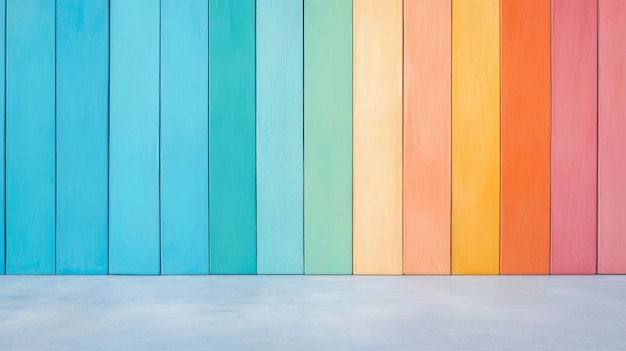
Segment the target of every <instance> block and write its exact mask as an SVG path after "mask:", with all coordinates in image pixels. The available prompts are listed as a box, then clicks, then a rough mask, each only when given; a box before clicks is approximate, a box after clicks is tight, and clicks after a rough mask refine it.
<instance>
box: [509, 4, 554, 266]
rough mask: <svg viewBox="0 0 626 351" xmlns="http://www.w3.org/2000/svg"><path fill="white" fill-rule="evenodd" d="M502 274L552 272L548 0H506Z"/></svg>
mask: <svg viewBox="0 0 626 351" xmlns="http://www.w3.org/2000/svg"><path fill="white" fill-rule="evenodd" d="M501 21H502V22H501V28H502V36H501V40H502V42H501V53H502V54H501V55H502V73H501V74H502V86H501V89H502V95H501V96H502V115H501V126H502V127H501V128H502V129H501V138H502V139H501V153H502V154H501V155H502V163H501V167H502V169H501V172H502V173H501V174H502V185H501V186H502V190H501V197H502V198H501V206H502V209H501V216H502V217H501V222H500V230H501V233H500V235H501V259H500V265H501V266H500V267H501V270H500V272H501V273H503V274H547V273H549V272H550V0H502V3H501Z"/></svg>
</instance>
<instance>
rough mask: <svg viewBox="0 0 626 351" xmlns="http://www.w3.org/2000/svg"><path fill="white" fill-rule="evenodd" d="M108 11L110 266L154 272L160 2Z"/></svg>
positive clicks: (145, 0)
mask: <svg viewBox="0 0 626 351" xmlns="http://www.w3.org/2000/svg"><path fill="white" fill-rule="evenodd" d="M110 11H111V22H110V23H111V24H110V26H111V29H110V31H111V32H110V33H111V34H110V35H111V39H110V40H111V43H110V50H111V52H110V56H111V58H110V71H111V73H110V74H111V76H110V116H109V119H110V120H109V128H110V131H109V201H110V205H109V272H110V273H112V274H159V273H160V250H159V242H160V231H159V31H160V9H159V2H158V1H154V0H135V1H126V0H111V3H110Z"/></svg>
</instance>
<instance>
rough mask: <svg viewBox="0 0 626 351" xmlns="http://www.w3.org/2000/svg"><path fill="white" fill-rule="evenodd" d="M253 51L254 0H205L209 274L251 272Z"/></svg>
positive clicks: (253, 223)
mask: <svg viewBox="0 0 626 351" xmlns="http://www.w3.org/2000/svg"><path fill="white" fill-rule="evenodd" d="M254 56H255V4H254V0H210V3H209V145H210V147H209V189H210V191H209V206H210V215H209V218H210V241H211V244H210V250H211V253H210V262H211V266H210V270H211V273H218V274H223V273H255V272H256V185H255V183H256V175H255V168H256V165H255V163H256V155H255V145H256V141H255V132H256V131H255V129H256V128H255V59H254Z"/></svg>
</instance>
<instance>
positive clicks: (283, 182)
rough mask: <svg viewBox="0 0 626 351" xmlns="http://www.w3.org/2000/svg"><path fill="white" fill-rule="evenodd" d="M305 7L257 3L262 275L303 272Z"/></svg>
mask: <svg viewBox="0 0 626 351" xmlns="http://www.w3.org/2000/svg"><path fill="white" fill-rule="evenodd" d="M302 7H303V4H302V2H301V1H300V2H299V1H291V0H258V1H257V9H256V11H257V14H256V31H257V34H256V46H257V48H259V50H258V51H257V54H256V74H257V76H256V77H257V78H256V79H257V83H256V84H257V91H256V93H257V98H256V99H257V106H256V111H257V112H256V113H257V130H256V133H257V136H256V140H257V211H258V212H257V216H258V217H257V227H258V228H257V255H258V256H257V272H258V273H269V274H277V273H292V274H302V273H303V254H304V253H303V240H304V235H303V199H302V197H303V195H302V192H303V184H302V182H303V163H302V162H303V161H302V158H303V140H302V139H303V138H302V133H303V131H302V128H303V120H302V118H303V117H302V114H303V111H302V102H303V101H302V100H303V94H302V90H303V86H302V80H303V76H302V74H303V72H302V69H303V67H302V55H303V53H302V49H303V47H302V40H303V37H302V30H303V29H302V20H303V17H302V16H303V12H302V11H303V8H302Z"/></svg>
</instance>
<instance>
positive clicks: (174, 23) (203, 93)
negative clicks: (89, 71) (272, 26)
mask: <svg viewBox="0 0 626 351" xmlns="http://www.w3.org/2000/svg"><path fill="white" fill-rule="evenodd" d="M208 36H209V7H208V0H187V1H180V0H162V1H161V267H162V273H166V274H207V273H209V145H208V143H209V126H208V123H209V116H208V115H209V105H208V104H209V101H208V99H209V96H208V93H209V92H208V89H209V72H208V60H209V52H208V50H209V38H208Z"/></svg>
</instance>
